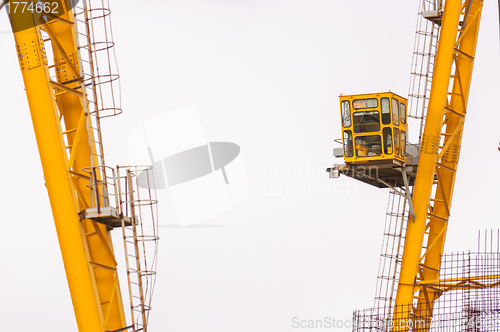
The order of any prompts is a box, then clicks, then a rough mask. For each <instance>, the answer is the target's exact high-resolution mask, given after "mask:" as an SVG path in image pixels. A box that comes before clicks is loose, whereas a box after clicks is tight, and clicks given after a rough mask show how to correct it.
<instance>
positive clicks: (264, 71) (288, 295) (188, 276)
mask: <svg viewBox="0 0 500 332" xmlns="http://www.w3.org/2000/svg"><path fill="white" fill-rule="evenodd" d="M418 1H419V0H412V1H396V0H386V1H368V0H357V1H338V0H309V1H297V0H286V1H284V0H283V1H275V0H268V1H266V0H257V1H246V2H243V1H229V0H213V1H198V0H195V1H189V2H186V1H178V0H170V1H152V0H149V1H142V2H139V1H130V0H124V1H120V2H117V1H112V9H113V30H114V36H115V42H116V44H117V47H116V51H117V57H118V63H119V66H120V73H121V79H122V81H121V82H122V103H123V109H124V113H123V114H122V115H121V116H119V117H116V118H111V119H106V120H103V133H104V147H105V153H106V157H107V162H108V164H109V165H113V166H114V165H116V164H128V162H129V159H128V147H127V137H128V135H129V133H130V132H131V131H132V130H133V129H134V128H135V127H137V125H138V124H140V123H142V122H144V121H147V120H148V119H151V118H154V117H155V116H158V115H160V114H162V113H164V112H168V111H172V110H176V109H178V108H181V107H185V106H189V105H195V106H196V107H197V109H198V113H199V116H200V119H201V124H202V126H203V130H204V133H205V137H206V138H207V140H209V141H228V142H233V143H236V144H238V145H239V146H240V147H241V151H242V157H243V160H244V162H245V167H246V170H247V176H248V182H249V189H250V191H249V195H248V197H247V198H246V200H245V201H243V202H242V203H241V204H240V205H239V206H237V207H236V208H234V209H233V210H231V211H229V212H226V213H224V214H222V215H219V216H217V217H214V218H212V219H210V220H207V221H206V222H204V223H203V224H202V225H205V226H207V227H191V228H180V227H177V226H176V225H178V221H177V219H176V218H177V216H176V213H175V210H174V206H173V203H172V201H171V198H170V196H169V194H168V192H162V193H160V197H161V198H163V200H162V201H161V202H160V204H161V215H160V224H161V225H162V226H161V228H160V236H161V244H160V253H159V255H160V257H159V264H158V280H157V289H156V292H155V294H154V301H153V311H152V313H151V322H150V324H151V325H150V330H151V331H182V332H187V331H214V332H215V331H296V330H297V329H295V328H293V327H292V319H293V318H294V317H298V318H299V319H306V320H309V319H314V320H316V319H323V318H324V317H334V318H335V319H337V320H347V319H350V317H351V312H352V310H354V309H361V308H368V307H371V306H372V304H373V296H374V293H375V282H376V275H377V267H378V261H379V254H380V247H381V243H382V231H383V226H384V218H385V210H386V204H387V198H388V191H387V190H386V189H385V190H384V189H376V188H371V187H368V186H367V185H363V184H361V183H356V182H355V181H354V180H351V179H347V178H345V177H343V178H340V179H337V180H331V179H328V175H327V173H326V172H324V170H325V169H326V168H327V167H329V166H331V165H332V164H333V163H335V162H336V161H335V158H334V157H333V156H332V148H333V147H338V146H337V145H336V144H335V143H334V141H333V140H334V139H335V138H340V136H341V135H340V116H339V110H338V108H339V106H338V95H339V94H340V93H344V94H354V93H368V92H380V91H387V90H391V91H393V92H395V93H397V94H399V95H402V96H406V95H407V92H408V85H409V77H410V76H409V71H410V65H411V55H412V50H413V41H414V30H415V26H416V17H417V7H418ZM498 30H499V29H498V9H497V7H496V3H494V2H493V1H485V3H484V11H483V21H482V25H481V30H480V36H479V43H478V49H477V61H476V66H475V69H474V76H473V81H472V88H471V94H470V99H469V109H468V111H469V113H468V117H467V122H466V129H465V134H464V138H463V147H462V153H461V159H460V166H459V172H458V176H457V182H456V187H455V188H456V189H455V194H454V202H453V209H452V216H451V219H450V226H449V230H448V237H447V245H446V251H456V250H460V251H462V250H468V249H475V248H476V238H477V235H476V234H477V230H478V229H485V228H488V229H489V228H494V229H497V228H498V204H499V194H498V188H499V185H500V176H499V174H498V169H499V167H498V166H499V163H500V152H499V151H498V150H497V146H498V142H499V141H500V131H499V130H498V124H499V123H500V117H499V114H500V113H499V112H498V109H499V106H497V103H496V102H495V100H496V97H495V96H498V91H500V90H499V89H500V82H499V73H500V61H499V37H498ZM0 31H2V33H0V45H1V46H0V59H2V63H1V65H0V66H1V71H0V72H1V73H2V74H1V76H0V77H1V78H2V79H1V80H0V105H1V106H0V108H1V110H2V129H1V130H0V142H2V143H0V155H1V156H2V157H1V158H2V159H1V160H2V163H1V164H0V167H1V171H0V174H2V184H1V188H2V192H1V194H0V197H1V201H0V207H1V211H2V218H1V220H2V234H3V236H2V240H1V241H0V252H2V253H3V254H2V255H1V256H0V266H2V269H3V273H2V274H1V277H0V298H1V299H2V301H0V329H1V330H2V331H16V332H17V331H19V332H22V331H34V330H43V331H76V324H75V321H74V315H73V309H72V305H71V300H70V297H69V291H68V287H67V283H66V278H65V274H64V270H63V266H62V260H61V255H60V252H59V247H58V243H57V239H56V233H55V229H54V226H53V221H52V214H51V210H50V206H49V201H48V198H47V193H46V190H45V186H44V180H43V175H42V171H41V166H40V160H39V157H38V150H37V146H36V142H35V137H34V134H33V128H32V124H31V119H30V115H29V109H28V106H27V102H26V96H25V93H24V86H23V82H22V77H21V73H20V70H19V64H18V61H17V57H16V51H15V45H14V41H13V37H12V35H11V33H9V32H8V21H7V18H6V16H5V14H2V15H1V16H0ZM412 130H417V129H416V128H412ZM339 161H340V160H337V162H339ZM284 188H289V191H287V192H285V191H284ZM290 188H291V189H290ZM194 204H195V202H194ZM209 226H213V227H209ZM215 226H220V227H215ZM115 245H120V243H119V242H118V241H116V242H115ZM122 265H123V264H122ZM121 285H122V288H124V287H125V286H126V279H125V276H122V279H121Z"/></svg>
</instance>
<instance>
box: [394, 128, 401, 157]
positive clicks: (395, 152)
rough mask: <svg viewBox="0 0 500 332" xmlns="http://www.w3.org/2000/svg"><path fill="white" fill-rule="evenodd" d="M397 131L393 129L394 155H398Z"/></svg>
mask: <svg viewBox="0 0 500 332" xmlns="http://www.w3.org/2000/svg"><path fill="white" fill-rule="evenodd" d="M399 140H400V138H399V129H398V128H394V154H396V155H399Z"/></svg>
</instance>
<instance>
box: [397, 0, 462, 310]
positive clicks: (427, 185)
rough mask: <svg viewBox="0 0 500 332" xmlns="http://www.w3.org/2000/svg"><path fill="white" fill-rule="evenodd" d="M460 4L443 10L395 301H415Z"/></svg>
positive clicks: (455, 0)
mask: <svg viewBox="0 0 500 332" xmlns="http://www.w3.org/2000/svg"><path fill="white" fill-rule="evenodd" d="M461 4H462V1H460V0H447V1H446V6H445V10H444V13H443V22H442V26H441V34H440V37H439V45H438V49H437V53H436V63H435V65H434V74H433V77H432V89H431V93H430V97H429V106H428V110H427V118H426V121H425V128H424V134H423V136H422V146H421V150H420V158H419V162H418V171H417V177H416V179H415V190H414V192H413V208H414V210H415V219H410V220H409V221H408V229H407V232H406V239H405V247H404V251H403V261H402V264H401V274H400V277H399V286H398V292H397V296H396V305H401V304H403V305H404V304H409V303H412V302H413V285H414V281H415V276H416V274H417V272H418V264H419V262H420V255H421V251H422V243H423V239H424V231H425V225H426V221H427V211H428V209H429V199H430V197H431V190H432V184H433V181H434V174H435V167H436V152H437V146H438V143H439V138H440V132H441V127H442V123H443V117H444V107H445V105H446V103H447V93H448V82H449V80H450V75H451V69H452V64H453V54H454V48H455V40H456V35H457V28H458V21H459V18H460V9H461Z"/></svg>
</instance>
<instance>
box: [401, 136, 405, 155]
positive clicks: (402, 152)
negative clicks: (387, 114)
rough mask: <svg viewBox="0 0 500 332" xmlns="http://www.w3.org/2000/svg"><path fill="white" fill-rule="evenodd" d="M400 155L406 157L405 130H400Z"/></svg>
mask: <svg viewBox="0 0 500 332" xmlns="http://www.w3.org/2000/svg"><path fill="white" fill-rule="evenodd" d="M401 156H402V157H406V132H404V131H402V130H401Z"/></svg>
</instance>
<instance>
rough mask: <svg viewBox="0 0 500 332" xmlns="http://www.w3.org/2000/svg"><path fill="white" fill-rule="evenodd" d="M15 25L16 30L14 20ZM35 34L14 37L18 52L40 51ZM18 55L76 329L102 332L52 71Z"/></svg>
mask: <svg viewBox="0 0 500 332" xmlns="http://www.w3.org/2000/svg"><path fill="white" fill-rule="evenodd" d="M12 24H13V26H14V27H15V21H13V22H12ZM37 29H38V28H31V29H28V30H24V31H21V32H16V33H14V38H15V41H16V44H17V46H18V49H20V50H24V48H25V47H30V46H31V45H33V44H35V47H36V48H39V47H40V35H39V32H38V31H37ZM19 56H20V57H21V71H22V75H23V79H24V83H25V89H26V95H27V97H28V103H29V106H30V112H31V118H32V121H33V128H34V131H35V136H36V140H37V145H38V150H39V153H40V159H41V162H42V168H43V173H44V176H45V181H46V187H47V191H48V194H49V199H50V204H51V207H52V213H53V216H54V223H55V226H56V230H57V236H58V239H59V245H60V248H61V253H62V258H63V263H64V268H65V271H66V277H67V279H68V285H69V289H70V293H71V298H72V301H73V307H74V311H75V316H76V320H77V324H78V329H79V331H80V332H83V331H103V326H102V325H101V319H100V315H99V311H98V306H97V304H98V300H97V299H96V296H95V293H94V287H93V280H92V278H91V275H90V273H89V268H88V264H87V257H86V253H85V247H84V242H83V239H82V232H83V229H82V225H81V223H80V220H79V218H78V212H79V209H78V202H76V200H75V196H74V192H73V190H72V188H71V184H70V181H71V180H70V178H69V176H68V172H67V155H66V151H65V148H64V142H63V140H62V133H61V127H60V122H59V117H58V114H57V109H56V105H55V98H54V93H53V89H52V87H51V86H50V83H49V81H48V80H47V77H49V74H48V70H47V68H46V66H45V65H43V64H42V63H40V65H39V66H37V67H31V68H28V66H27V65H26V61H27V59H28V57H29V55H28V56H26V54H23V52H21V53H19Z"/></svg>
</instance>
